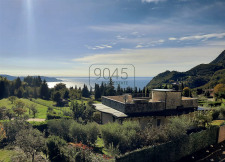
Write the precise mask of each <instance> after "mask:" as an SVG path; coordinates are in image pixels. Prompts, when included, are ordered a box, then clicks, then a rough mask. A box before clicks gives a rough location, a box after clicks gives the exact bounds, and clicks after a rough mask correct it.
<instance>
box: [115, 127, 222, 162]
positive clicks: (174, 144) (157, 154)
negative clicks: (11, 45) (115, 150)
mask: <svg viewBox="0 0 225 162" xmlns="http://www.w3.org/2000/svg"><path fill="white" fill-rule="evenodd" d="M218 130H219V127H218V126H212V127H210V128H208V129H206V130H203V131H201V132H197V133H192V134H190V135H185V136H183V137H181V138H179V139H177V140H174V141H170V142H168V143H165V144H161V145H157V146H150V147H146V148H142V149H138V150H135V151H132V152H130V153H127V154H124V155H122V156H119V157H116V161H118V162H120V161H123V162H132V161H155V162H162V161H177V160H179V159H181V158H182V157H185V156H188V155H190V154H192V153H194V152H196V151H199V150H201V149H203V148H206V147H207V146H209V145H212V144H215V143H217V138H218Z"/></svg>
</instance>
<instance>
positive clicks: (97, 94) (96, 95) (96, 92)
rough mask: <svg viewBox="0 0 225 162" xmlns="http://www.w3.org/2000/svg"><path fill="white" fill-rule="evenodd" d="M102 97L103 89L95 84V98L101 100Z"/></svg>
mask: <svg viewBox="0 0 225 162" xmlns="http://www.w3.org/2000/svg"><path fill="white" fill-rule="evenodd" d="M100 98H101V90H100V87H99V85H98V84H95V100H99V99H100Z"/></svg>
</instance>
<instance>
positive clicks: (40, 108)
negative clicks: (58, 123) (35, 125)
mask: <svg viewBox="0 0 225 162" xmlns="http://www.w3.org/2000/svg"><path fill="white" fill-rule="evenodd" d="M18 100H21V101H23V102H24V103H25V105H30V104H35V105H36V108H37V110H38V113H37V114H36V118H40V119H45V118H46V114H47V110H48V107H47V106H44V105H40V104H37V103H34V102H32V101H30V100H28V99H24V98H21V99H18ZM2 106H5V107H6V108H7V109H11V108H12V107H13V106H15V104H12V103H11V102H10V101H9V100H8V99H2V100H0V107H2ZM25 108H26V110H27V112H26V113H25V114H28V115H29V109H28V108H27V106H25ZM29 116H30V118H33V115H32V114H30V115H29Z"/></svg>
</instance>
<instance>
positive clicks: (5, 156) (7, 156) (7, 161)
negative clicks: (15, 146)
mask: <svg viewBox="0 0 225 162" xmlns="http://www.w3.org/2000/svg"><path fill="white" fill-rule="evenodd" d="M16 154H18V153H17V152H15V151H13V150H5V149H0V161H4V162H11V157H12V156H14V155H16Z"/></svg>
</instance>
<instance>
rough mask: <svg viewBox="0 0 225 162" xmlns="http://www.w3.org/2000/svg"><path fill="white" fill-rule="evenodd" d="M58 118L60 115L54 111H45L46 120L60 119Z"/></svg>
mask: <svg viewBox="0 0 225 162" xmlns="http://www.w3.org/2000/svg"><path fill="white" fill-rule="evenodd" d="M60 118H61V115H58V114H54V113H47V120H51V119H60Z"/></svg>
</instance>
